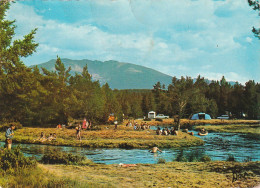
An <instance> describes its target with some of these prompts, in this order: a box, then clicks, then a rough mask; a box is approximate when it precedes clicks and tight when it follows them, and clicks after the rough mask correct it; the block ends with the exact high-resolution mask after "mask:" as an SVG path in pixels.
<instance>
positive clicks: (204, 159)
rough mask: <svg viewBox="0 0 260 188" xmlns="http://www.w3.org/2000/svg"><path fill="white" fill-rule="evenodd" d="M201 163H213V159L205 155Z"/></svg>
mask: <svg viewBox="0 0 260 188" xmlns="http://www.w3.org/2000/svg"><path fill="white" fill-rule="evenodd" d="M200 161H201V162H210V161H211V158H210V157H209V156H207V155H204V156H202V157H201V158H200Z"/></svg>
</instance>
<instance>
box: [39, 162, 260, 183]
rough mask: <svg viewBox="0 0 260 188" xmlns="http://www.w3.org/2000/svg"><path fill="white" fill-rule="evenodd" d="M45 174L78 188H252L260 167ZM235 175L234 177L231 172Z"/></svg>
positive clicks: (54, 168) (54, 169)
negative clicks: (73, 183)
mask: <svg viewBox="0 0 260 188" xmlns="http://www.w3.org/2000/svg"><path fill="white" fill-rule="evenodd" d="M39 167H40V168H41V169H43V171H44V172H48V173H50V174H53V175H55V176H57V177H59V178H66V179H68V178H69V179H70V180H71V181H77V182H78V185H80V187H88V186H90V187H201V188H206V187H207V188H208V187H212V188H214V187H254V186H256V185H259V184H260V176H259V175H260V171H259V167H260V163H259V162H248V163H237V162H223V161H218V162H206V163H203V162H192V163H183V162H169V163H165V164H137V166H134V167H120V166H119V165H99V164H93V165H90V166H72V165H70V166H67V165H42V164H41V165H39ZM235 170H236V172H237V175H238V176H237V177H233V173H232V171H235Z"/></svg>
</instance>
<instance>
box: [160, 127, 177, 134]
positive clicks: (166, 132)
mask: <svg viewBox="0 0 260 188" xmlns="http://www.w3.org/2000/svg"><path fill="white" fill-rule="evenodd" d="M156 134H157V135H165V136H167V135H178V131H177V130H176V129H175V128H174V127H172V128H171V129H169V128H168V127H166V128H163V129H161V128H160V127H158V128H157V130H156Z"/></svg>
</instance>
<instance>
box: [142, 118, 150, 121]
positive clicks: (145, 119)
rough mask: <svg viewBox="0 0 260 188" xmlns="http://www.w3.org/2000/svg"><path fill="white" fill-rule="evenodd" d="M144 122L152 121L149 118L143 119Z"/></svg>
mask: <svg viewBox="0 0 260 188" xmlns="http://www.w3.org/2000/svg"><path fill="white" fill-rule="evenodd" d="M144 121H152V119H151V118H144Z"/></svg>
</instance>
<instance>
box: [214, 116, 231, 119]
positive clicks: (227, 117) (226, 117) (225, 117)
mask: <svg viewBox="0 0 260 188" xmlns="http://www.w3.org/2000/svg"><path fill="white" fill-rule="evenodd" d="M217 119H229V116H228V115H221V116H219V117H217Z"/></svg>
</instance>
